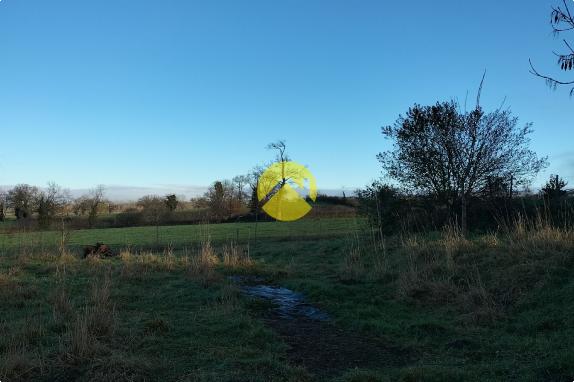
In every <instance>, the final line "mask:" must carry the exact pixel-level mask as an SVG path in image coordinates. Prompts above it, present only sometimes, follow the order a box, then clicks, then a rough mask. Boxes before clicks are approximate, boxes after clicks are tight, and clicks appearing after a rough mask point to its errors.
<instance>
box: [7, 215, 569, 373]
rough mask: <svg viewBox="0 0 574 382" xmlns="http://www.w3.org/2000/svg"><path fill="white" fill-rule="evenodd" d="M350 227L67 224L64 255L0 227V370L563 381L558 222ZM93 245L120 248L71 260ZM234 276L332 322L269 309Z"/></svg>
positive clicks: (564, 235) (43, 241)
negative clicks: (397, 232) (253, 280)
mask: <svg viewBox="0 0 574 382" xmlns="http://www.w3.org/2000/svg"><path fill="white" fill-rule="evenodd" d="M363 223H364V222H363V221H355V220H351V219H332V220H329V219H324V220H321V221H313V220H302V221H299V222H295V223H287V224H286V223H260V224H258V228H257V229H258V234H257V236H258V238H257V242H255V240H254V225H253V224H243V223H241V224H239V223H237V224H221V225H211V226H209V227H206V226H174V227H160V229H159V238H160V240H159V242H158V241H157V240H156V231H155V228H154V227H143V228H128V229H117V230H116V229H108V230H85V231H73V232H71V233H70V240H69V249H70V251H71V253H68V252H64V253H60V252H58V250H57V249H56V244H57V243H58V236H59V233H58V232H46V233H37V232H36V233H18V234H12V235H3V236H2V253H3V254H2V257H1V259H0V301H1V305H2V317H1V318H0V380H1V381H3V382H5V381H27V380H33V381H70V380H77V381H104V380H113V381H157V380H161V381H315V380H317V381H331V380H335V381H395V380H401V381H489V380H493V381H494V380H500V381H509V380H516V381H563V380H572V378H573V377H574V304H572V298H573V297H574V277H573V276H572V267H573V265H574V240H573V238H574V235H573V233H572V232H571V231H567V230H556V229H550V228H540V229H539V230H538V231H536V232H522V231H520V230H517V231H516V232H514V233H511V234H508V235H484V236H479V237H474V238H472V239H470V240H466V239H464V238H462V237H460V236H457V235H456V233H452V232H447V231H445V232H442V233H434V234H432V235H424V236H423V235H418V236H415V235H412V236H409V237H389V238H385V240H384V241H381V240H379V239H376V238H375V237H373V236H372V235H371V233H370V232H363V231H362V230H364V229H365V228H364V224H363ZM207 231H209V232H208V234H207V233H206V232H207ZM358 231H359V232H363V233H364V234H361V235H357V234H356V233H357V232H358ZM206 237H210V239H211V243H212V246H211V245H209V244H207V242H206ZM238 238H239V240H238V241H239V243H240V246H239V247H230V246H229V245H231V244H230V243H231V242H232V241H237V239H238ZM96 241H101V242H104V243H107V244H110V245H112V247H113V248H114V249H115V250H117V251H118V252H120V251H121V255H120V256H118V257H115V258H111V259H99V258H92V259H87V260H82V259H80V258H79V256H78V254H79V252H78V246H80V245H84V244H93V243H94V242H96ZM248 244H249V257H246V256H247V255H246V254H245V253H244V252H243V250H246V249H247V245H248ZM127 247H131V250H130V251H127V250H125V248H127ZM169 247H171V250H170V249H167V250H166V248H169ZM230 248H231V249H233V248H235V252H233V250H230ZM122 249H123V250H122ZM230 254H231V255H230ZM232 275H244V276H246V275H251V276H258V277H259V279H258V280H259V281H258V282H260V283H265V284H266V285H274V286H282V287H287V288H290V289H292V290H294V291H297V292H301V293H303V295H304V297H305V298H306V300H307V301H308V302H309V303H311V304H313V305H314V306H315V307H317V308H320V309H322V310H323V311H324V312H326V313H328V314H329V316H330V317H331V321H330V322H327V323H320V324H319V323H315V322H308V321H305V320H303V319H293V320H290V321H286V320H283V319H278V318H277V317H275V316H273V315H272V314H270V312H271V311H272V309H273V306H272V305H271V304H270V303H269V302H266V301H263V300H260V299H256V298H252V297H248V296H246V295H245V294H243V293H241V289H240V287H239V286H238V285H237V284H236V283H234V282H232V281H231V280H229V277H228V276H232ZM373 353H380V354H373ZM339 354H345V355H347V358H349V360H343V361H342V362H331V361H330V360H333V359H335V360H337V357H338V355H339ZM351 359H352V361H350V360H351ZM347 361H349V362H347ZM329 362H331V363H329ZM325 364H329V365H330V366H329V368H325V367H322V366H321V365H325Z"/></svg>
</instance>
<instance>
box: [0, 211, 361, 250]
mask: <svg viewBox="0 0 574 382" xmlns="http://www.w3.org/2000/svg"><path fill="white" fill-rule="evenodd" d="M364 223H365V220H364V219H361V218H327V219H325V218H324V219H302V220H299V221H295V222H260V223H257V225H256V224H255V223H225V224H205V225H176V226H160V227H159V228H157V229H156V227H150V226H146V227H130V228H106V229H84V230H74V231H69V232H68V245H70V246H72V247H77V246H82V245H88V244H94V243H96V242H102V243H105V244H108V245H111V246H117V247H128V246H134V247H156V246H158V247H159V246H168V245H171V246H172V247H174V248H181V247H184V246H186V245H195V244H197V243H199V242H201V241H202V240H205V239H206V238H207V237H209V238H210V240H212V241H214V242H218V241H232V240H233V241H239V242H242V243H245V242H248V241H249V242H251V243H254V242H255V240H256V239H257V240H259V239H265V238H284V239H286V240H289V239H303V238H305V237H308V238H315V237H328V236H333V235H335V236H336V235H341V234H349V233H352V232H355V231H356V230H357V229H358V228H359V226H360V225H361V224H364ZM60 240H61V232H58V231H45V232H38V231H34V232H20V233H2V234H0V249H13V248H16V247H19V246H26V247H28V246H34V247H39V246H46V247H51V246H55V245H58V244H59V242H60Z"/></svg>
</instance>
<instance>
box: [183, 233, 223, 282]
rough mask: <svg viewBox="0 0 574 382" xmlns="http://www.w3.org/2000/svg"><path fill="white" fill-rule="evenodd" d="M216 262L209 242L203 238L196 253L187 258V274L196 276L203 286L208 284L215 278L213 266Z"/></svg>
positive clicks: (216, 259)
mask: <svg viewBox="0 0 574 382" xmlns="http://www.w3.org/2000/svg"><path fill="white" fill-rule="evenodd" d="M218 262H219V260H218V258H217V256H216V255H215V252H214V250H213V247H212V245H211V242H210V241H209V240H204V241H203V242H202V243H201V247H200V248H199V252H198V253H197V255H196V256H193V257H191V258H190V259H189V260H188V264H189V266H188V274H189V275H190V276H191V277H193V278H197V279H198V280H199V281H200V282H201V283H202V284H203V285H204V286H208V285H209V284H211V283H212V282H213V281H214V280H216V279H217V274H216V273H215V270H214V267H215V266H216V265H217V263H218Z"/></svg>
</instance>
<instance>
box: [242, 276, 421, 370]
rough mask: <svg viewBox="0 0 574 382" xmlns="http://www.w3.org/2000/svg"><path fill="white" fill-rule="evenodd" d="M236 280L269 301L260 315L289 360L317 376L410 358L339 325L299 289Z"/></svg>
mask: <svg viewBox="0 0 574 382" xmlns="http://www.w3.org/2000/svg"><path fill="white" fill-rule="evenodd" d="M237 280H238V279H235V280H234V281H235V282H238V281H237ZM238 283H239V288H240V290H241V292H242V293H243V294H244V295H246V296H249V297H253V298H261V299H265V300H268V301H270V302H272V303H273V306H274V307H273V308H272V309H269V310H267V311H265V312H264V313H262V319H263V320H264V322H265V324H266V325H267V326H268V327H270V328H272V329H273V330H274V331H275V332H276V333H277V334H278V335H279V336H280V337H281V339H282V340H283V342H284V343H286V344H287V345H289V350H288V351H287V355H288V357H289V360H290V361H291V362H292V363H294V364H296V365H300V366H303V367H305V368H306V369H307V370H308V371H309V372H310V373H312V374H315V375H316V376H317V377H333V376H336V375H338V374H342V373H343V372H345V371H346V370H349V369H353V368H362V369H378V370H380V369H385V368H392V367H399V366H403V365H405V364H408V363H409V362H411V361H412V360H414V359H413V354H412V352H410V351H407V350H405V349H402V348H400V347H398V346H395V345H393V344H390V343H389V342H388V341H385V340H384V339H382V338H374V337H367V336H365V335H361V334H358V333H355V332H352V331H349V330H343V329H341V328H339V327H338V326H337V325H335V324H334V323H333V321H332V320H331V317H330V316H329V315H328V314H327V313H326V312H324V311H322V310H320V309H319V308H317V307H314V306H312V305H311V304H309V303H307V302H306V301H305V298H304V296H303V295H302V294H301V293H297V292H295V291H293V290H290V289H287V288H282V287H278V286H272V285H266V284H257V283H254V282H253V279H252V278H247V279H243V281H239V282H238ZM246 283H248V284H250V285H246Z"/></svg>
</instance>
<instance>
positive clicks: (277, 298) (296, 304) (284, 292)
mask: <svg viewBox="0 0 574 382" xmlns="http://www.w3.org/2000/svg"><path fill="white" fill-rule="evenodd" d="M240 290H241V291H242V292H243V293H245V294H246V295H248V296H251V297H257V298H263V299H266V300H269V301H271V302H273V303H274V304H275V309H274V310H275V312H276V313H277V314H278V315H279V316H280V317H281V318H285V319H294V318H297V317H299V318H300V317H305V318H309V319H311V320H316V321H328V320H329V319H330V317H329V315H328V314H327V313H325V312H323V311H321V310H319V309H317V308H315V307H314V306H312V305H310V304H308V303H306V302H305V299H304V298H303V295H302V294H301V293H297V292H295V291H292V290H291V289H287V288H282V287H274V286H270V285H242V286H241V287H240Z"/></svg>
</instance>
